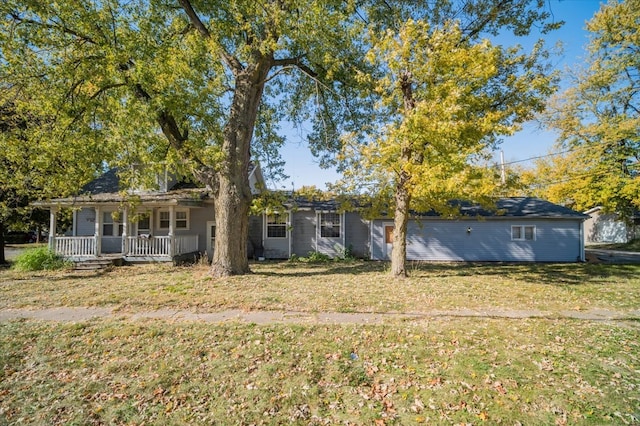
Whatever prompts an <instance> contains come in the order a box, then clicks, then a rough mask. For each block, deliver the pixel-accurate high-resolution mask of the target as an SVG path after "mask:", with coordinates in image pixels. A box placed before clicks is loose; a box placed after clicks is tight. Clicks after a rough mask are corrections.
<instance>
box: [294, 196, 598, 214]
mask: <svg viewBox="0 0 640 426" xmlns="http://www.w3.org/2000/svg"><path fill="white" fill-rule="evenodd" d="M286 204H287V205H288V206H289V207H294V206H295V207H297V208H299V209H308V210H321V211H332V210H340V203H339V202H338V201H337V200H326V201H309V200H305V199H302V198H295V199H294V200H291V201H290V202H289V203H286ZM451 205H452V206H457V207H459V209H460V216H461V217H528V218H532V217H533V218H536V217H538V218H573V219H586V218H588V217H589V216H588V215H586V214H583V213H580V212H577V211H575V210H572V209H570V208H568V207H564V206H561V205H559V204H554V203H552V202H550V201H546V200H543V199H541V198H536V197H508V198H500V199H498V200H497V201H496V204H495V208H489V207H487V206H481V205H479V204H474V203H471V202H468V201H452V202H451ZM413 215H415V216H418V217H434V218H435V217H440V216H441V214H440V213H438V212H436V211H430V212H424V213H423V212H413Z"/></svg>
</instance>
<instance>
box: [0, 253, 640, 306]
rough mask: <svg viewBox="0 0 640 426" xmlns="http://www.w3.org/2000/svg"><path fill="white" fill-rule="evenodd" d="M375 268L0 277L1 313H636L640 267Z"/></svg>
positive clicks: (150, 268)
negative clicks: (401, 275) (392, 273)
mask: <svg viewBox="0 0 640 426" xmlns="http://www.w3.org/2000/svg"><path fill="white" fill-rule="evenodd" d="M387 268H388V264H386V263H380V262H354V263H328V264H319V265H313V264H311V265H310V264H301V263H290V262H261V263H255V264H253V265H252V270H253V273H252V274H250V275H246V276H239V277H231V278H228V279H220V280H214V279H212V278H211V277H210V276H209V274H208V272H209V270H208V266H206V265H196V266H192V267H181V268H176V267H172V266H167V265H159V264H156V265H139V266H128V267H122V268H114V269H112V270H111V271H109V272H106V273H99V274H96V273H80V272H68V271H66V272H65V271H63V272H41V273H19V272H16V271H12V270H0V309H3V308H24V307H27V308H30V307H34V308H38V307H57V306H111V307H114V308H115V309H118V310H122V311H140V310H149V309H159V308H172V309H186V310H198V311H204V312H206V311H216V310H223V309H244V310H295V311H303V312H323V311H337V312H376V313H381V312H425V311H430V310H434V309H436V310H437V309H447V310H455V309H483V308H485V309H490V308H501V309H516V310H534V309H537V310H543V311H562V310H589V309H609V310H614V311H629V310H637V309H639V308H640V265H603V264H522V265H513V264H509V265H498V264H412V265H410V269H411V272H410V273H411V277H410V278H408V279H406V280H395V279H392V278H390V277H389V274H388V269H387Z"/></svg>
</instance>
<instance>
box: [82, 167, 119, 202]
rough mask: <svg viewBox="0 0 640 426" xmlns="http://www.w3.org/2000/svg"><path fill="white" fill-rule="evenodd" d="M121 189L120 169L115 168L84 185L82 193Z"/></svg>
mask: <svg viewBox="0 0 640 426" xmlns="http://www.w3.org/2000/svg"><path fill="white" fill-rule="evenodd" d="M118 191H120V177H119V176H118V169H117V168H113V169H111V170H109V171H108V172H106V173H103V174H102V175H100V176H99V177H97V178H95V179H94V180H92V181H91V182H89V183H88V184H86V185H85V186H83V187H82V189H81V190H80V193H81V194H94V195H95V194H108V193H112V192H118Z"/></svg>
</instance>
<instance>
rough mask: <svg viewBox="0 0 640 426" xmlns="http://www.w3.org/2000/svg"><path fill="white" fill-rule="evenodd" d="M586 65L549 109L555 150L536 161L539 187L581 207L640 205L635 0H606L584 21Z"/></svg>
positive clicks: (625, 210) (639, 24)
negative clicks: (556, 134)
mask: <svg viewBox="0 0 640 426" xmlns="http://www.w3.org/2000/svg"><path fill="white" fill-rule="evenodd" d="M587 29H588V30H589V31H590V32H591V34H592V35H591V41H590V43H589V45H588V48H587V49H588V58H587V63H586V68H585V69H584V70H581V71H579V72H578V73H577V74H575V75H574V76H573V85H572V87H571V88H569V89H568V90H567V91H566V92H565V93H564V94H563V95H562V96H561V97H560V98H559V99H557V100H556V101H555V102H554V104H552V107H551V109H550V113H549V117H548V124H549V126H550V127H551V128H553V129H555V130H557V131H558V132H559V142H558V146H557V148H558V150H562V151H567V153H566V154H565V155H563V156H557V157H554V158H551V159H548V160H543V161H540V162H538V170H537V175H538V176H537V182H536V185H537V186H539V187H542V189H541V190H540V191H541V192H542V193H543V194H544V195H546V196H547V197H548V198H549V199H550V200H552V201H556V202H561V203H568V204H572V205H573V206H574V208H576V209H579V210H587V209H589V208H591V207H594V206H602V207H604V208H605V210H607V211H616V212H618V213H621V214H622V215H623V216H626V217H628V216H630V215H631V214H632V213H633V211H634V210H636V209H638V208H640V177H639V173H640V169H639V168H638V164H639V160H640V31H639V29H640V1H638V0H628V1H625V2H617V1H611V2H609V3H608V4H605V5H603V6H602V7H601V9H600V11H599V12H597V13H596V14H595V16H594V17H593V18H592V20H591V21H590V22H589V23H588V24H587Z"/></svg>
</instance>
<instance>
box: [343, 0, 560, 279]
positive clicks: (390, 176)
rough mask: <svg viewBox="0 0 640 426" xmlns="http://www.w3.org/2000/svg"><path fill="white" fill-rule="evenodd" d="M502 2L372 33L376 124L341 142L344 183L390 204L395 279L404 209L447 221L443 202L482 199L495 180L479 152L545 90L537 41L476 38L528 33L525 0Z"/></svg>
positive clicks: (548, 86)
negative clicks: (357, 139) (524, 46)
mask: <svg viewBox="0 0 640 426" xmlns="http://www.w3.org/2000/svg"><path fill="white" fill-rule="evenodd" d="M467 3H469V2H467ZM471 3H473V2H471ZM478 3H479V2H478ZM502 3H504V2H498V1H496V2H484V5H483V6H484V7H483V8H482V9H475V8H473V7H464V6H460V9H455V11H454V9H450V10H446V11H440V12H441V13H437V14H432V15H428V16H422V17H420V18H416V19H409V20H407V21H406V22H404V23H403V24H402V25H401V26H400V27H399V28H398V29H397V30H387V31H386V32H384V33H383V34H380V35H378V34H372V36H371V46H372V48H371V50H370V52H369V56H368V57H369V60H370V61H371V62H372V63H380V64H382V66H381V69H382V75H381V76H376V77H372V76H362V78H364V79H367V78H372V79H373V80H374V85H375V88H376V89H375V90H376V92H377V94H378V95H379V97H380V99H381V101H380V103H379V109H378V112H379V113H380V115H381V117H382V122H383V125H382V126H381V127H380V128H379V135H378V136H377V137H374V138H372V139H371V140H370V141H369V143H367V144H355V143H354V144H347V145H346V148H345V152H344V153H343V160H344V161H345V169H346V172H345V176H346V179H345V184H349V183H350V184H352V186H351V189H355V188H356V186H358V187H359V188H360V190H362V188H363V187H364V188H367V189H368V190H370V191H372V192H374V193H375V194H376V195H378V196H382V197H389V198H391V199H392V200H393V201H392V203H391V204H390V205H389V210H388V213H389V214H391V213H393V217H394V226H395V228H394V235H393V251H392V256H391V274H392V275H393V276H395V277H404V276H406V268H405V259H406V232H407V223H408V220H409V217H410V215H411V212H412V211H430V210H435V211H438V212H440V213H443V214H445V215H455V209H454V208H452V205H451V204H450V201H451V200H454V199H461V198H463V199H466V200H471V201H483V202H487V201H488V200H489V199H490V198H491V196H492V195H494V194H495V193H496V190H497V188H498V185H499V179H498V177H497V176H496V171H495V170H491V169H490V168H487V167H483V166H482V164H483V161H484V160H485V159H486V155H487V154H488V153H489V152H490V150H491V149H492V148H493V147H494V146H495V144H496V143H497V141H498V138H499V137H500V136H501V135H509V134H512V133H513V132H515V131H516V130H517V129H518V125H519V123H522V122H523V121H525V120H527V119H530V118H531V117H532V115H533V114H534V113H535V112H538V111H540V110H542V109H543V107H544V103H545V99H546V97H547V96H549V95H550V94H551V93H552V92H553V89H554V81H555V80H554V74H553V73H549V71H548V69H547V68H546V66H545V60H544V59H545V51H544V50H543V48H542V46H541V45H540V44H538V45H536V47H535V48H534V49H533V51H532V52H530V53H523V52H522V51H521V49H520V48H519V47H518V46H514V47H504V46H501V45H496V44H494V43H492V42H491V41H490V40H489V39H488V38H486V37H485V38H482V37H480V35H481V34H485V35H486V34H493V33H495V31H496V30H497V29H499V28H502V27H509V25H511V28H515V29H517V31H516V30H514V31H515V32H516V33H519V34H526V32H527V31H528V28H529V26H530V25H531V23H532V22H531V21H530V20H529V21H527V20H526V19H524V14H521V13H519V12H518V11H519V9H518V8H519V7H523V6H526V5H530V2H526V1H519V2H507V3H508V5H505V4H502ZM467 6H469V4H467ZM476 6H477V4H476ZM538 6H540V5H538ZM520 12H522V11H521V10H520ZM480 16H482V18H481V17H480ZM539 18H541V19H543V18H544V16H542V15H541V16H539Z"/></svg>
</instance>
